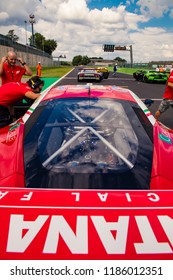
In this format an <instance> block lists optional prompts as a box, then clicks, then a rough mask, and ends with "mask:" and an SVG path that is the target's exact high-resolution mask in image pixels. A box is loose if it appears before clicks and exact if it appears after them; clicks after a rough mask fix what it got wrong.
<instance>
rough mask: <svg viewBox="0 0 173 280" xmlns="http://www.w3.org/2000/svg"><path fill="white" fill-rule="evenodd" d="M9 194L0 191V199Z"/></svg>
mask: <svg viewBox="0 0 173 280" xmlns="http://www.w3.org/2000/svg"><path fill="white" fill-rule="evenodd" d="M8 193H9V192H1V191H0V199H2V198H3V197H4V196H5V195H7V194H8Z"/></svg>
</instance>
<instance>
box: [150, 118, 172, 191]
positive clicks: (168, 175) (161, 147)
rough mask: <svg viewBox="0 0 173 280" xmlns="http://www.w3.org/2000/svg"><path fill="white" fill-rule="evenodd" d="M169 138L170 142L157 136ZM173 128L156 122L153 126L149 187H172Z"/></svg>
mask: <svg viewBox="0 0 173 280" xmlns="http://www.w3.org/2000/svg"><path fill="white" fill-rule="evenodd" d="M159 135H163V136H165V137H166V138H167V139H170V141H171V144H170V143H169V142H168V143H167V142H165V141H163V140H161V139H160V138H159ZM172 155H173V130H171V129H168V128H166V127H165V126H162V125H161V124H160V123H159V122H156V124H155V126H154V154H153V165H152V174H151V178H152V179H151V189H173V172H172Z"/></svg>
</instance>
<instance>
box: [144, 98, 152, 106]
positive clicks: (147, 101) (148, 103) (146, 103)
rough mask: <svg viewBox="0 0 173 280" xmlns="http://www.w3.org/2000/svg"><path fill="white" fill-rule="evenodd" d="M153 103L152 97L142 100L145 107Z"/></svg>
mask: <svg viewBox="0 0 173 280" xmlns="http://www.w3.org/2000/svg"><path fill="white" fill-rule="evenodd" d="M153 103H154V100H152V99H145V100H144V104H145V105H146V106H147V107H150V106H151V105H152V104H153Z"/></svg>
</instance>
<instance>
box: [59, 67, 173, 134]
mask: <svg viewBox="0 0 173 280" xmlns="http://www.w3.org/2000/svg"><path fill="white" fill-rule="evenodd" d="M78 71H79V68H78V67H76V68H75V69H74V70H73V71H71V72H70V73H69V74H68V75H66V76H65V77H64V78H63V79H61V80H60V81H59V82H58V85H67V84H70V85H75V84H86V82H84V83H82V82H80V83H78V82H77V73H78ZM97 84H98V83H97ZM101 84H102V85H116V86H122V87H126V88H129V89H130V90H132V91H133V92H134V93H136V94H137V95H138V96H139V97H140V98H141V99H145V98H150V99H153V100H154V104H153V105H152V106H151V107H150V108H149V109H150V111H151V113H152V114H154V113H155V111H156V110H157V108H158V106H159V103H160V101H161V99H162V95H163V92H164V89H165V84H159V83H143V82H137V81H136V80H135V79H134V78H133V76H132V75H128V74H122V73H116V76H113V72H112V73H110V75H109V78H108V79H104V80H102V81H101ZM159 120H160V121H161V122H162V123H163V124H164V125H166V126H168V127H169V128H171V129H173V109H172V108H169V109H168V110H167V111H166V112H165V113H164V114H163V115H161V117H160V119H159Z"/></svg>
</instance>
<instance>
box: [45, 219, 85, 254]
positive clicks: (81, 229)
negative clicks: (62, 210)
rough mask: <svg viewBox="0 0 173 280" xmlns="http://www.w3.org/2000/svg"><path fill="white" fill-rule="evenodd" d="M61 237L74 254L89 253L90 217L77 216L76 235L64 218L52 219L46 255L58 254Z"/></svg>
mask: <svg viewBox="0 0 173 280" xmlns="http://www.w3.org/2000/svg"><path fill="white" fill-rule="evenodd" d="M59 235H61V236H62V238H63V239H64V241H65V243H66V245H67V246H68V247H69V249H70V251H71V252H72V253H73V254H87V253H88V217H87V216H77V220H76V234H75V233H74V232H73V231H72V229H71V228H70V226H69V225H68V223H67V221H66V220H65V218H64V217H63V216H53V217H52V218H51V222H50V226H49V230H48V234H47V238H46V242H45V246H44V250H43V252H44V253H56V251H57V247H58V240H59Z"/></svg>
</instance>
